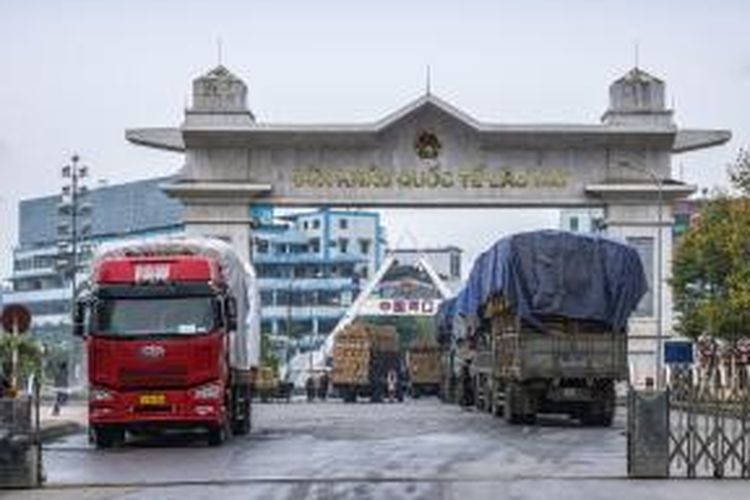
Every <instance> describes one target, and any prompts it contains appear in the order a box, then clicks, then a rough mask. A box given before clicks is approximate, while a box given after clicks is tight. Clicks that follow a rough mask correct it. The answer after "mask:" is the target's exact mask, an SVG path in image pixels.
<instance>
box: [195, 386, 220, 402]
mask: <svg viewBox="0 0 750 500" xmlns="http://www.w3.org/2000/svg"><path fill="white" fill-rule="evenodd" d="M221 392H222V391H221V384H219V383H217V382H211V383H210V384H206V385H202V386H200V387H198V388H197V389H193V397H194V398H195V399H219V398H221Z"/></svg>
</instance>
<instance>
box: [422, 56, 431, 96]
mask: <svg viewBox="0 0 750 500" xmlns="http://www.w3.org/2000/svg"><path fill="white" fill-rule="evenodd" d="M424 76H425V82H424V92H425V94H426V95H430V93H431V92H432V74H431V71H430V65H429V64H428V65H427V67H426V68H425V75H424Z"/></svg>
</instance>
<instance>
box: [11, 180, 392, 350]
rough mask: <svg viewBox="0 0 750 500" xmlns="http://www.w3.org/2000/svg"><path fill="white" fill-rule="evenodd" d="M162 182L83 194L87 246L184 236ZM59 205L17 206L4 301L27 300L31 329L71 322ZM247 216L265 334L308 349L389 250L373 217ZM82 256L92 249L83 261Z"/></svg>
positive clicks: (260, 211)
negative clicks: (252, 224)
mask: <svg viewBox="0 0 750 500" xmlns="http://www.w3.org/2000/svg"><path fill="white" fill-rule="evenodd" d="M167 180H168V178H157V179H148V180H141V181H136V182H129V183H125V184H119V185H112V186H102V187H98V188H96V189H92V190H90V191H89V193H88V194H87V195H86V201H87V203H90V205H91V216H90V219H91V224H90V225H91V230H90V232H89V233H88V237H87V241H86V243H87V246H91V247H92V248H93V247H95V246H96V245H98V244H101V243H104V242H114V241H123V240H128V239H134V238H148V237H154V236H160V235H177V234H181V233H183V232H184V223H183V220H184V209H183V207H182V205H181V204H180V202H178V201H176V200H174V199H172V198H169V197H168V196H166V195H165V194H164V192H163V191H162V190H161V189H160V187H159V186H160V184H162V183H164V182H165V181H167ZM61 203H62V198H61V196H60V195H56V196H44V197H39V198H32V199H27V200H23V201H21V203H20V205H19V225H18V228H19V229H18V245H17V246H16V247H15V248H14V250H13V271H12V275H11V276H10V278H9V282H10V289H8V290H4V292H3V297H2V301H3V302H5V303H23V304H25V305H27V306H28V307H29V308H30V310H31V312H32V314H33V318H34V323H35V325H36V327H37V329H38V328H39V327H51V328H59V327H65V326H66V325H69V324H70V301H71V300H70V299H71V287H70V283H68V282H66V280H65V279H64V278H63V277H62V274H61V273H60V272H59V270H58V268H57V266H56V262H57V260H58V233H59V231H58V226H59V225H60V224H61V223H62V222H63V221H62V220H61V218H60V217H59V216H58V213H59V212H58V208H59V206H60V204H61ZM252 213H253V216H254V217H255V218H256V220H257V221H258V227H257V228H256V229H255V230H254V231H253V237H252V241H249V242H248V245H249V246H250V255H251V256H252V259H253V262H254V264H255V267H256V272H257V274H258V276H259V285H260V289H261V300H262V305H263V310H262V329H263V332H264V333H266V334H273V335H274V337H276V338H278V339H280V340H282V343H285V344H291V345H292V346H293V347H301V348H305V347H306V346H308V345H314V344H315V343H316V342H319V336H320V338H322V337H324V336H325V334H327V333H328V332H330V331H331V330H332V329H333V327H334V326H335V324H336V323H337V322H338V320H339V319H340V318H341V316H343V314H344V312H345V311H346V309H347V307H349V305H351V303H352V301H353V300H354V298H355V297H356V295H357V293H358V291H359V289H360V287H362V286H364V283H365V282H366V281H367V279H368V278H369V277H370V276H372V275H373V274H374V273H375V272H376V271H377V269H378V268H379V266H380V264H381V262H382V260H383V255H384V252H385V247H386V245H385V233H384V231H383V228H382V227H381V225H380V215H379V214H378V213H375V212H363V211H344V210H332V209H326V208H324V209H320V210H315V211H309V212H304V213H286V214H283V215H277V214H275V212H274V210H273V208H272V207H269V206H257V207H254V208H253V209H252ZM87 258H90V253H89V254H87V255H85V256H84V258H83V260H84V263H85V261H86V259H87ZM82 277H83V276H81V278H82ZM62 330H63V331H67V328H62Z"/></svg>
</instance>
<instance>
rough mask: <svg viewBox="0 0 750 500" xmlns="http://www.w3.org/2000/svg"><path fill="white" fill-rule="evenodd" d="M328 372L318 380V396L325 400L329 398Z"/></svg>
mask: <svg viewBox="0 0 750 500" xmlns="http://www.w3.org/2000/svg"><path fill="white" fill-rule="evenodd" d="M328 382H329V380H328V372H323V374H322V375H321V376H320V379H319V380H318V398H319V399H320V400H321V401H325V400H326V398H328Z"/></svg>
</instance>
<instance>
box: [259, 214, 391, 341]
mask: <svg viewBox="0 0 750 500" xmlns="http://www.w3.org/2000/svg"><path fill="white" fill-rule="evenodd" d="M384 251H385V233H384V231H383V228H382V227H381V225H380V215H379V214H378V213H375V212H362V211H342V210H332V209H327V208H324V209H320V210H316V211H312V212H306V213H298V214H289V215H284V216H280V217H278V218H276V219H273V217H272V216H270V217H269V213H268V212H266V214H265V215H264V217H263V218H262V222H261V224H260V226H259V227H258V228H257V230H256V231H255V236H254V240H253V246H252V251H251V255H252V259H253V262H254V264H255V267H256V270H257V272H258V276H259V279H260V288H261V303H262V305H263V313H262V317H263V319H262V323H261V329H262V330H263V331H264V332H266V333H270V334H273V335H274V336H282V337H286V338H295V339H296V340H295V343H296V344H297V345H298V346H299V347H302V348H307V347H311V346H313V345H315V344H317V343H319V342H322V340H323V338H324V337H325V335H327V334H328V333H329V332H330V331H331V330H332V329H333V327H334V326H335V325H336V323H337V322H338V321H339V319H340V318H341V316H342V315H343V314H344V312H345V311H346V309H347V307H349V306H350V305H351V304H352V302H353V301H354V299H355V297H356V295H357V293H358V292H359V290H360V289H361V287H362V286H364V284H365V282H366V281H367V279H369V277H371V276H372V275H373V274H374V273H375V272H376V271H377V269H378V268H379V267H380V264H381V262H382V261H383V254H384Z"/></svg>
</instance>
